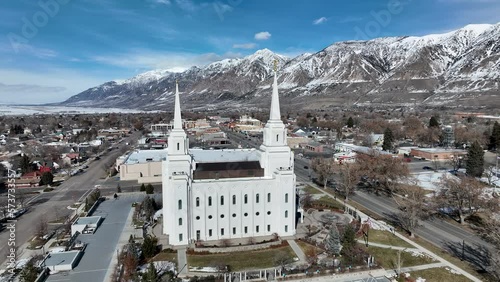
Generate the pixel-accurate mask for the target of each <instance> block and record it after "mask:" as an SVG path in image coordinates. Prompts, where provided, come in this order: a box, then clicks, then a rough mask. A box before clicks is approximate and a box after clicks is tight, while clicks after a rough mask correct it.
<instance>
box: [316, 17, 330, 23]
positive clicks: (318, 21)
mask: <svg viewBox="0 0 500 282" xmlns="http://www.w3.org/2000/svg"><path fill="white" fill-rule="evenodd" d="M326 21H328V19H327V18H325V17H321V18H319V19H315V20H314V21H313V24H315V25H318V24H322V23H325V22H326Z"/></svg>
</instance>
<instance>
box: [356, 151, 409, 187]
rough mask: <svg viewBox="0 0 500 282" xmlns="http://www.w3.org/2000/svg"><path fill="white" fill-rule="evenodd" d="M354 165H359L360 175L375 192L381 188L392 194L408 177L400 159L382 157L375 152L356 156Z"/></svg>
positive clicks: (406, 169)
mask: <svg viewBox="0 0 500 282" xmlns="http://www.w3.org/2000/svg"><path fill="white" fill-rule="evenodd" d="M356 163H358V164H359V173H360V175H362V176H364V177H365V178H366V179H367V180H368V181H369V183H370V184H371V186H372V187H373V188H375V189H376V192H379V189H380V188H383V189H385V190H386V191H388V192H389V193H391V194H392V193H394V192H395V190H396V189H397V188H398V186H399V183H400V182H404V181H405V180H407V179H408V177H409V175H410V171H409V169H408V165H407V164H406V163H405V162H403V161H402V159H400V158H394V157H392V155H382V154H381V153H380V152H378V151H375V150H372V151H371V152H370V153H369V154H358V155H356Z"/></svg>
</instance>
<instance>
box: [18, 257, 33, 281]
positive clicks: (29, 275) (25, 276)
mask: <svg viewBox="0 0 500 282" xmlns="http://www.w3.org/2000/svg"><path fill="white" fill-rule="evenodd" d="M19 277H20V281H21V282H34V281H35V280H36V278H37V277H38V269H37V268H36V267H35V264H34V263H33V260H30V261H29V262H28V263H27V264H26V265H25V266H24V267H23V269H22V270H21V272H20V274H19Z"/></svg>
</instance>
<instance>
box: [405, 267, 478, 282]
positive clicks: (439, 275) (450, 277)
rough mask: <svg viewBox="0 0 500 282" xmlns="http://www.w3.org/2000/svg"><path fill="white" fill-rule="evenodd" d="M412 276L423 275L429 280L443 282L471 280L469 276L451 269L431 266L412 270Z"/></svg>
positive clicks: (429, 281)
mask: <svg viewBox="0 0 500 282" xmlns="http://www.w3.org/2000/svg"><path fill="white" fill-rule="evenodd" d="M410 275H411V276H410V277H411V278H413V279H416V278H418V277H422V278H424V279H425V281H427V282H442V281H453V282H468V281H470V280H469V279H468V278H467V277H465V276H463V275H460V274H453V273H451V272H450V271H449V270H447V269H446V268H443V267H438V268H431V269H426V270H419V271H412V272H410Z"/></svg>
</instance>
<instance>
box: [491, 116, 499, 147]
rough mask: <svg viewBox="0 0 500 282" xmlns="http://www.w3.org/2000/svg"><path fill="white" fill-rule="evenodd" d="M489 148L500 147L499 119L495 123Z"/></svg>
mask: <svg viewBox="0 0 500 282" xmlns="http://www.w3.org/2000/svg"><path fill="white" fill-rule="evenodd" d="M489 149H490V150H493V151H496V150H498V149H500V124H498V121H495V123H494V124H493V130H492V131H491V135H490V144H489Z"/></svg>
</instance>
